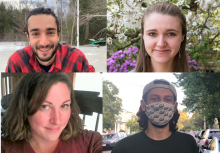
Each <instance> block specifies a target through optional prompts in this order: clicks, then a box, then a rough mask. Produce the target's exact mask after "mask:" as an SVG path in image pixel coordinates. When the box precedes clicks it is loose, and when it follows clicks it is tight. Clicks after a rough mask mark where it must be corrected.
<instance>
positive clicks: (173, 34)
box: [168, 32, 176, 36]
mask: <svg viewBox="0 0 220 153" xmlns="http://www.w3.org/2000/svg"><path fill="white" fill-rule="evenodd" d="M168 35H169V36H176V34H175V33H173V32H170V33H169V34H168Z"/></svg>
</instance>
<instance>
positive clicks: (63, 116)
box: [62, 112, 71, 124]
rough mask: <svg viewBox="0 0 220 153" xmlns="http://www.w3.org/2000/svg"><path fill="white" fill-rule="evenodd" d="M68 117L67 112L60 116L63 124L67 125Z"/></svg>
mask: <svg viewBox="0 0 220 153" xmlns="http://www.w3.org/2000/svg"><path fill="white" fill-rule="evenodd" d="M70 115H71V112H67V113H65V114H63V115H62V120H63V123H64V124H67V123H68V122H69V119H70Z"/></svg>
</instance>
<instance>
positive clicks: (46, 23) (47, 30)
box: [26, 14, 59, 66]
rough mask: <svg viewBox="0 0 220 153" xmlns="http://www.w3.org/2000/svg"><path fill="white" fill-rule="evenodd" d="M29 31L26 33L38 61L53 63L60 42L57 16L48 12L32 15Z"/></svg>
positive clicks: (47, 63) (29, 21) (42, 63)
mask: <svg viewBox="0 0 220 153" xmlns="http://www.w3.org/2000/svg"><path fill="white" fill-rule="evenodd" d="M42 23H43V24H42ZM28 32H29V35H28V34H27V33H26V35H27V38H28V41H29V44H30V45H31V48H32V50H33V52H34V54H35V55H36V56H37V60H38V62H39V63H40V64H41V65H45V66H48V65H51V64H52V63H53V61H54V59H55V53H56V51H57V47H58V42H59V33H57V25H56V21H55V18H54V17H53V16H52V15H47V14H40V15H32V16H31V17H30V18H29V19H28ZM42 50H44V51H42Z"/></svg>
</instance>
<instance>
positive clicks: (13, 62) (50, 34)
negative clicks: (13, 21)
mask: <svg viewBox="0 0 220 153" xmlns="http://www.w3.org/2000/svg"><path fill="white" fill-rule="evenodd" d="M23 32H24V33H25V34H26V36H27V39H28V42H29V45H28V46H26V47H25V48H23V49H21V50H18V51H16V52H15V53H13V54H12V55H11V56H10V58H9V59H8V63H7V67H6V70H5V72H95V69H94V67H93V66H92V65H89V63H88V61H87V59H86V57H85V55H84V54H83V52H81V51H80V50H79V49H77V48H71V47H69V46H68V45H61V44H59V43H58V42H59V36H60V28H59V21H58V19H57V17H56V15H55V14H54V12H53V11H52V10H51V9H50V8H43V7H41V8H36V9H34V10H32V11H30V13H29V15H28V17H27V19H26V21H25V22H24V29H23Z"/></svg>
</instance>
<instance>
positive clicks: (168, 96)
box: [165, 95, 174, 99]
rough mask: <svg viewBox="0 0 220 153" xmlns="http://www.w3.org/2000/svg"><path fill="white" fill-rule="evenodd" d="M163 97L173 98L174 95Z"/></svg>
mask: <svg viewBox="0 0 220 153" xmlns="http://www.w3.org/2000/svg"><path fill="white" fill-rule="evenodd" d="M165 98H173V99H174V97H173V96H170V95H167V96H165Z"/></svg>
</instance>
